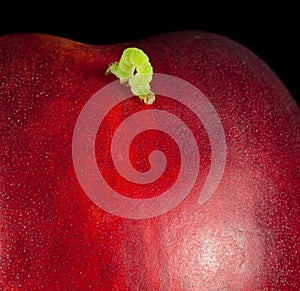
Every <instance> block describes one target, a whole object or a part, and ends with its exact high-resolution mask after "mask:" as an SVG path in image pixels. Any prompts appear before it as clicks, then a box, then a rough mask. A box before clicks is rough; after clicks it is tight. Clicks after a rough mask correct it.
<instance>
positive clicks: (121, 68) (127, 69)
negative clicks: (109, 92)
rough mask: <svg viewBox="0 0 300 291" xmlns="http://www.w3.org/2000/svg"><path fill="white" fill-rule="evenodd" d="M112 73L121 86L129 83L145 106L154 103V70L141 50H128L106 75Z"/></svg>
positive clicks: (132, 48)
mask: <svg viewBox="0 0 300 291" xmlns="http://www.w3.org/2000/svg"><path fill="white" fill-rule="evenodd" d="M110 73H112V74H114V75H115V76H117V77H118V78H119V79H120V82H121V84H123V83H127V82H128V84H129V86H130V88H131V92H132V93H133V94H134V95H136V96H138V97H139V98H140V99H141V100H143V101H144V103H145V104H152V103H153V102H154V100H155V95H154V93H153V92H152V91H151V90H150V82H151V80H152V75H153V68H152V66H151V64H150V62H149V58H148V56H147V55H146V54H145V53H144V52H143V51H142V50H141V49H138V48H135V47H130V48H126V49H125V50H124V51H123V53H122V56H121V59H120V61H119V62H114V63H111V64H110V65H109V66H108V68H107V70H106V72H105V74H106V75H108V74H110Z"/></svg>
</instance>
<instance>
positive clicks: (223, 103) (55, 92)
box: [0, 31, 300, 291]
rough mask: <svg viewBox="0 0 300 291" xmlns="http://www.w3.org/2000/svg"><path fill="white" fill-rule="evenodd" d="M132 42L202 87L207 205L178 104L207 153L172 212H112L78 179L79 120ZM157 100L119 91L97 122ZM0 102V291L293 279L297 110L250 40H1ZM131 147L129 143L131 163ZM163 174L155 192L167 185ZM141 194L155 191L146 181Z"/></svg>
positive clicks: (296, 265)
mask: <svg viewBox="0 0 300 291" xmlns="http://www.w3.org/2000/svg"><path fill="white" fill-rule="evenodd" d="M130 46H136V47H139V48H141V49H143V50H144V51H145V52H146V53H147V55H148V56H149V59H150V61H151V64H152V66H153V68H154V72H156V73H164V74H168V75H172V76H177V77H180V78H182V79H184V80H186V81H188V82H190V83H191V84H193V85H194V86H196V87H198V88H199V89H200V90H201V91H202V92H203V93H204V94H205V95H206V96H207V97H208V98H209V100H210V102H211V103H212V104H213V106H214V107H215V109H216V111H217V112H218V115H219V116H220V119H221V121H222V124H223V127H224V131H225V135H226V142H227V162H226V168H225V172H224V175H223V177H222V181H221V183H220V184H219V187H218V188H217V190H216V192H215V193H214V195H213V196H212V197H211V199H210V200H209V201H208V202H207V203H205V204H203V205H199V204H198V203H197V199H198V198H199V193H200V191H201V188H202V186H203V183H204V179H205V177H206V175H207V169H208V168H209V160H210V159H209V153H210V149H209V142H208V139H207V136H206V134H205V131H203V130H201V124H199V123H197V122H193V121H192V118H191V116H189V115H188V113H185V112H183V113H181V114H182V116H181V117H180V118H181V119H182V120H185V119H186V122H188V120H191V121H190V124H189V126H190V127H191V129H192V130H194V131H195V132H196V131H198V136H197V142H198V143H199V144H201V145H199V147H200V148H201V151H203V153H204V156H208V157H207V158H204V159H203V161H202V164H201V169H202V172H200V174H199V176H198V178H197V182H196V185H195V187H194V188H193V190H192V192H191V193H190V194H189V195H188V197H187V198H186V199H185V200H184V201H183V202H182V203H180V204H179V205H178V206H177V207H176V208H174V209H172V210H171V211H169V212H168V213H165V214H163V215H161V216H158V217H153V218H148V219H140V220H135V219H126V218H121V217H118V216H115V215H112V214H110V213H108V212H106V211H104V210H103V209H101V208H100V207H98V206H97V205H96V204H94V203H93V202H92V201H91V200H90V199H89V198H88V196H87V195H86V194H85V192H84V191H83V190H82V188H81V186H80V184H79V183H78V180H77V177H76V174H75V171H74V168H73V163H72V134H73V130H74V126H75V122H76V120H77V117H78V115H79V113H80V111H81V109H82V108H83V106H84V105H85V103H86V102H87V101H88V100H89V99H90V98H91V96H92V95H93V94H95V93H96V92H97V91H98V90H99V89H101V88H103V87H104V86H105V85H107V84H109V83H110V82H112V81H114V80H116V78H115V76H113V75H110V76H105V75H104V72H105V70H106V69H107V66H108V64H109V63H111V62H113V61H117V60H119V58H120V55H121V53H122V51H123V50H124V49H125V48H126V47H130ZM165 104H166V100H165V99H164V97H161V98H157V100H156V101H155V102H154V104H153V105H145V104H143V103H142V102H141V101H140V100H138V98H137V97H133V98H131V99H128V100H127V101H124V103H123V104H122V106H120V107H119V108H118V109H117V110H116V112H115V113H114V114H113V115H112V117H111V121H108V122H107V125H108V129H107V130H108V131H112V132H113V130H114V126H115V122H117V123H118V122H120V121H121V120H122V119H123V118H124V116H125V112H127V111H128V110H138V111H139V110H143V109H145V108H148V107H147V106H152V108H164V106H165ZM175 108H176V106H173V107H171V108H170V109H169V110H171V111H174V112H175V111H176V110H175ZM0 110H1V114H0V118H1V120H0V128H1V143H0V157H1V168H0V189H1V192H0V193H1V196H0V206H1V207H0V211H1V212H0V215H1V220H0V221H1V225H0V226H1V228H0V231H1V236H0V255H1V257H0V258H1V261H0V262H1V265H0V282H1V283H0V289H1V290H168V291H173V290H174V291H175V290H223V289H224V290H263V289H264V288H265V289H264V290H273V289H272V288H274V290H299V289H300V239H299V237H300V231H299V225H300V213H299V202H300V110H299V107H298V105H297V104H296V102H295V100H294V99H293V97H292V96H291V95H290V93H289V92H288V90H287V89H286V87H285V86H284V84H282V82H281V81H280V80H279V79H278V77H277V76H276V75H275V74H274V72H273V71H272V70H271V69H270V68H269V67H268V66H267V65H266V64H265V63H264V62H263V61H262V60H260V59H259V58H258V57H257V56H255V55H254V54H253V53H252V52H250V51H249V50H248V49H247V48H245V47H243V46H241V45H240V44H238V43H236V42H234V41H232V40H230V39H228V38H225V37H223V36H219V35H215V34H211V33H204V32H198V31H185V32H184V31H183V32H175V33H169V34H165V35H158V36H155V37H152V38H147V39H143V40H139V41H135V42H130V43H129V42H128V43H120V44H112V45H102V46H96V45H87V44H82V43H78V42H75V41H72V40H68V39H63V38H58V37H54V36H48V35H37V34H36V35H34V34H31V35H30V34H27V35H22V34H19V35H8V36H2V37H1V38H0ZM175 113H176V112H175ZM145 122H147V120H145ZM199 129H200V130H199ZM101 134H105V132H104V133H101V132H99V136H98V137H97V140H99V139H101ZM151 136H152V138H151ZM159 138H161V136H160V135H155V133H154V132H153V134H152V135H150V138H147V139H145V141H142V142H144V145H143V149H152V148H153V147H155V146H157V145H156V141H157V139H159ZM164 141H165V143H164ZM139 142H140V141H139ZM161 144H162V145H161V146H162V148H164V149H165V151H166V152H167V155H169V157H170V159H171V161H170V162H171V163H173V165H172V166H170V171H169V178H170V179H169V180H172V175H175V174H176V173H177V171H178V163H179V160H178V159H179V156H178V153H177V155H176V153H173V152H172V151H176V147H174V146H173V147H170V149H169V148H168V144H169V143H167V142H166V139H165V138H164V137H163V138H162V141H161ZM170 144H171V143H170ZM96 149H97V151H99V152H100V153H99V155H98V157H101V158H103V159H104V160H106V159H107V164H108V165H109V161H110V160H109V158H108V157H106V156H105V155H104V154H103V156H101V150H102V149H101V147H100V146H96ZM139 149H140V147H138V146H136V147H135V148H133V149H132V154H133V156H135V157H136V156H137V157H136V159H138V157H139V156H140V155H142V154H143V151H141V150H139ZM168 150H169V153H168ZM172 157H173V160H172ZM99 162H100V159H99ZM105 163H106V162H105ZM176 165H177V166H176ZM144 166H145V165H144ZM146 166H147V165H146ZM110 171H111V172H110ZM106 173H107V175H108V179H110V183H111V184H112V185H115V186H116V187H119V190H120V191H124V188H125V190H126V186H123V188H122V186H120V183H118V184H117V185H116V179H118V176H116V173H115V172H114V169H111V168H110V166H109V167H108V168H107V169H106ZM166 180H167V179H166ZM160 182H161V185H156V187H155V191H156V190H157V191H158V192H159V191H163V190H164V189H165V188H166V187H168V184H166V183H168V182H166V181H164V180H162V181H160ZM127 187H128V186H127ZM137 189H138V188H137ZM143 193H144V195H145V196H151V195H155V193H153V189H150V188H149V187H148V188H147V187H144V188H143ZM136 195H137V197H141V196H139V195H141V194H139V193H138V190H136Z"/></svg>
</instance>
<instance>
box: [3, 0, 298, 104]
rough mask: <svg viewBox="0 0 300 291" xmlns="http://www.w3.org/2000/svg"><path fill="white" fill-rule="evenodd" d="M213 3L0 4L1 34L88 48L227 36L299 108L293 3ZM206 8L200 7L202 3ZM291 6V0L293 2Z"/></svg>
mask: <svg viewBox="0 0 300 291" xmlns="http://www.w3.org/2000/svg"><path fill="white" fill-rule="evenodd" d="M224 2H228V1H222V2H220V3H221V4H220V3H218V2H192V3H189V2H188V1H181V2H170V3H169V2H163V1H160V2H159V3H156V2H151V1H150V2H149V1H148V2H145V1H141V2H138V3H136V4H134V2H121V3H120V2H114V1H102V2H101V1H100V2H89V1H82V2H75V1H74V2H69V3H68V2H63V1H62V0H61V1H60V2H58V3H56V2H54V1H51V2H47V1H46V2H43V1H39V2H37V3H35V4H30V3H29V2H27V1H23V2H22V3H18V4H17V3H13V2H11V3H10V4H9V3H6V4H2V8H1V17H0V35H5V34H9V33H19V32H39V33H48V34H54V35H58V36H63V37H66V38H71V39H73V40H77V41H80V42H84V43H89V44H107V43H116V42H122V41H128V40H135V39H138V38H143V37H147V36H152V35H155V34H158V33H163V32H169V31H176V30H185V29H198V30H203V31H210V32H215V33H219V34H222V35H225V36H228V37H230V38H232V39H234V40H236V41H238V42H239V43H241V44H243V45H244V46H246V47H248V48H249V49H250V50H252V51H253V52H254V53H255V54H257V55H258V56H259V57H260V58H262V59H263V60H264V61H265V62H266V63H267V64H268V65H269V66H270V67H271V68H272V69H273V70H274V71H275V73H276V74H277V75H278V76H279V78H280V79H281V80H282V81H283V82H284V84H285V85H286V87H287V88H288V90H289V91H290V92H291V94H292V95H293V96H294V98H295V99H296V101H297V102H298V103H299V99H300V85H299V84H300V82H299V77H300V74H299V59H300V58H299V52H300V45H299V43H298V42H299V37H300V33H299V32H300V29H299V27H300V25H299V17H300V16H299V15H297V11H298V8H297V6H296V4H294V5H293V4H291V3H289V2H287V1H285V2H284V3H282V2H278V4H276V3H275V1H273V2H270V3H271V4H265V2H264V1H260V2H259V3H254V2H253V1H252V2H249V3H248V2H244V1H240V2H238V3H239V4H231V5H229V4H228V3H224ZM204 3H205V4H204ZM294 3H296V1H295V2H294Z"/></svg>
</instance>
